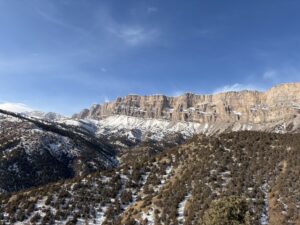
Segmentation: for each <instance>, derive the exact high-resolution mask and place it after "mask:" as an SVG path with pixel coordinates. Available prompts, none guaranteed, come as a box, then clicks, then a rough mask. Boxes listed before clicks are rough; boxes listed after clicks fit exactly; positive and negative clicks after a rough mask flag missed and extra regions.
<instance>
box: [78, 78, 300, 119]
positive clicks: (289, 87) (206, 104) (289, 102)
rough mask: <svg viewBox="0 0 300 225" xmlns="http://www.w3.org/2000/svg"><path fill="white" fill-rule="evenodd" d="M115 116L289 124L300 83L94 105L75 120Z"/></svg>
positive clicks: (297, 106)
mask: <svg viewBox="0 0 300 225" xmlns="http://www.w3.org/2000/svg"><path fill="white" fill-rule="evenodd" d="M112 115H126V116H133V117H140V118H154V119H164V120H170V121H174V122H179V121H180V122H198V123H210V124H212V123H220V122H222V123H235V122H239V123H241V124H246V123H247V124H263V123H273V122H278V121H289V120H292V119H294V118H296V117H298V116H300V83H288V84H281V85H278V86H275V87H273V88H271V89H269V90H267V91H266V92H258V91H240V92H226V93H219V94H212V95H196V94H192V93H186V94H183V95H181V96H178V97H167V96H164V95H151V96H139V95H128V96H125V97H123V98H120V97H119V98H117V99H116V100H115V101H113V102H109V103H104V104H102V105H93V106H92V107H91V108H90V109H85V110H83V111H82V112H80V113H78V114H75V115H74V116H73V117H74V118H77V119H86V118H90V119H97V120H99V119H104V118H106V117H109V116H112Z"/></svg>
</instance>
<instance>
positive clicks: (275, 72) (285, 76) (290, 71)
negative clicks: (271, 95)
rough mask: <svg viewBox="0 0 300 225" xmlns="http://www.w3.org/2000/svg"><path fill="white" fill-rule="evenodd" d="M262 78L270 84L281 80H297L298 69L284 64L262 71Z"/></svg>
mask: <svg viewBox="0 0 300 225" xmlns="http://www.w3.org/2000/svg"><path fill="white" fill-rule="evenodd" d="M262 78H263V80H265V81H268V82H271V83H272V84H275V83H281V82H299V81H300V69H298V68H296V67H293V66H284V67H281V68H276V69H274V68H273V69H267V70H265V72H263V73H262Z"/></svg>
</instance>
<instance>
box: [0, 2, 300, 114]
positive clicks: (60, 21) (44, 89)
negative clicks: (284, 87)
mask: <svg viewBox="0 0 300 225" xmlns="http://www.w3.org/2000/svg"><path fill="white" fill-rule="evenodd" d="M299 11H300V2H299V1H297V0H284V1H282V0H265V1H261V0H252V1H241V0H226V1H225V0H221V1H220V0H189V1H184V0H0V107H4V108H5V107H10V108H11V107H20V109H22V110H24V109H28V110H30V109H35V110H42V111H55V112H58V113H61V114H64V115H72V114H73V113H76V112H79V111H81V110H82V109H83V108H87V107H89V106H90V105H92V104H96V103H103V102H107V101H112V100H114V99H115V98H116V97H118V96H125V95H127V94H140V95H149V94H165V95H170V96H176V95H180V94H182V93H184V92H193V93H196V94H210V93H216V92H222V91H230V90H243V89H257V90H261V91H263V90H266V89H268V88H270V87H271V86H273V85H276V84H279V83H286V82H297V81H300V63H299V62H300V26H299V21H300V13H299Z"/></svg>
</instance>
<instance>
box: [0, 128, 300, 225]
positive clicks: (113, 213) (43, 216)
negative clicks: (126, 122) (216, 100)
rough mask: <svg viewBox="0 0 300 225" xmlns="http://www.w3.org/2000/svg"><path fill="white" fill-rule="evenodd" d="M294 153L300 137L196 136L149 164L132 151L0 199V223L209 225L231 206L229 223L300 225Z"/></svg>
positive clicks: (299, 148)
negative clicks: (112, 164)
mask: <svg viewBox="0 0 300 225" xmlns="http://www.w3.org/2000/svg"><path fill="white" fill-rule="evenodd" d="M299 151H300V136H299V134H272V133H262V132H248V131H245V132H234V133H228V134H222V135H220V136H219V137H205V136H195V137H194V138H192V139H191V140H190V141H189V142H187V143H185V144H183V145H180V146H178V147H174V148H170V149H168V150H165V151H164V152H161V153H158V154H156V155H153V156H151V157H149V156H144V155H140V157H137V156H136V155H135V157H132V155H131V154H135V153H134V152H131V151H129V152H127V153H126V154H124V155H123V157H122V159H121V164H120V166H119V167H118V168H115V169H112V170H109V171H102V172H96V173H93V174H89V175H86V176H80V177H77V178H75V179H71V180H65V181H61V182H58V183H53V184H49V185H46V186H43V187H39V188H34V189H30V190H27V191H23V192H22V191H21V192H18V193H12V194H7V195H2V196H1V207H0V208H1V210H0V219H1V222H2V223H3V224H18V222H21V223H28V224H186V225H188V224H211V223H208V221H210V219H208V218H211V216H212V215H215V213H214V212H215V211H214V210H219V208H218V207H219V206H220V205H221V206H220V207H221V208H222V207H223V206H224V205H225V206H226V207H227V206H228V205H230V204H229V203H230V202H235V203H238V204H240V203H241V205H242V206H243V207H242V209H243V210H245V211H243V210H242V211H243V212H245V214H243V215H239V216H238V217H236V218H231V219H232V220H234V221H235V222H239V224H249V223H250V224H270V225H277V224H281V225H285V224H300V217H299V215H300V200H299V199H300V193H299V190H300V187H299V175H300V174H299V173H300V160H299V157H300V152H299ZM230 196H231V197H230ZM216 201H217V202H216ZM224 202H225V203H224ZM223 203H224V204H223ZM232 210H233V208H232ZM221 211H222V210H221ZM238 211H239V212H240V211H241V210H238ZM212 212H213V213H212ZM218 212H220V211H218ZM220 216H223V215H220ZM213 219H215V220H216V221H217V220H218V218H213Z"/></svg>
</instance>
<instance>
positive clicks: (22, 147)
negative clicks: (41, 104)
mask: <svg viewBox="0 0 300 225" xmlns="http://www.w3.org/2000/svg"><path fill="white" fill-rule="evenodd" d="M0 113H1V116H0V133H1V135H0V193H1V192H4V193H5V192H11V191H18V190H21V189H24V188H29V187H32V186H37V185H43V184H47V183H49V182H53V181H57V180H60V179H66V178H72V177H74V176H77V175H79V174H84V173H85V174H86V173H90V172H93V171H98V170H101V169H108V168H112V167H114V166H116V164H117V161H116V160H115V159H114V155H115V151H114V150H113V148H112V147H111V146H110V145H109V144H108V143H106V142H105V141H104V140H99V139H96V138H95V137H93V136H88V135H86V134H85V133H83V132H81V131H80V130H78V129H75V128H73V127H70V126H67V125H61V124H58V123H54V122H49V121H46V120H41V119H36V118H33V117H27V116H24V115H22V114H17V113H12V112H7V111H4V110H0Z"/></svg>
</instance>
